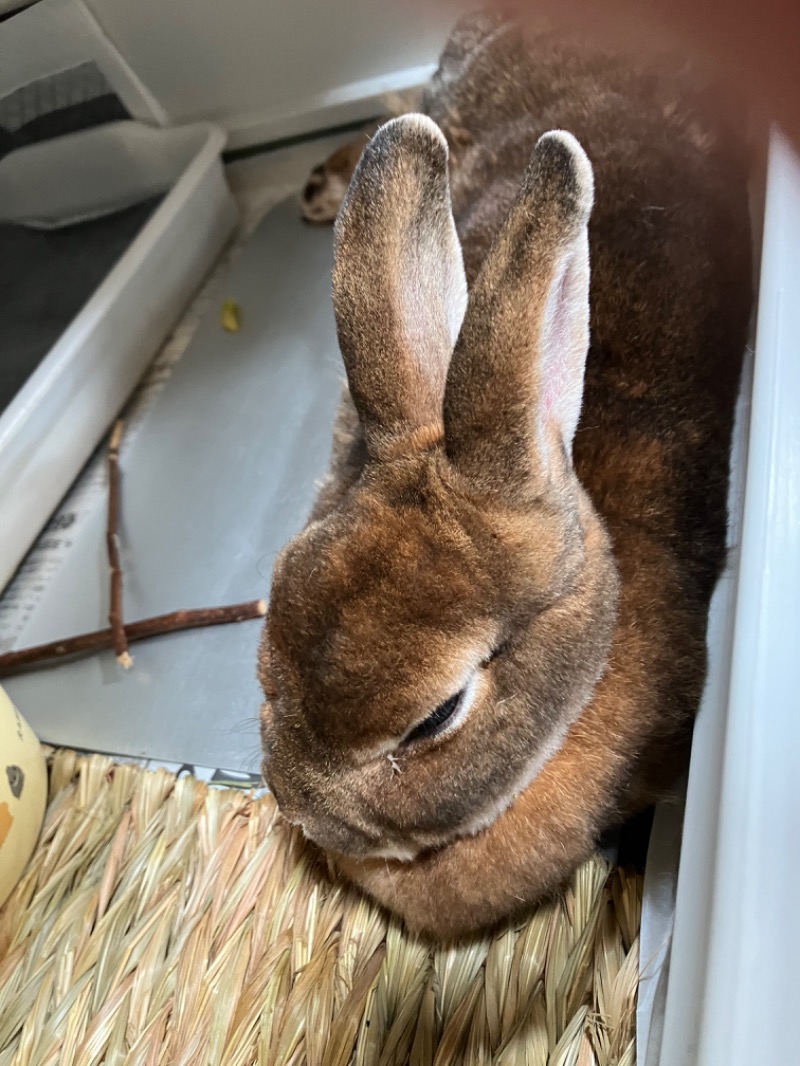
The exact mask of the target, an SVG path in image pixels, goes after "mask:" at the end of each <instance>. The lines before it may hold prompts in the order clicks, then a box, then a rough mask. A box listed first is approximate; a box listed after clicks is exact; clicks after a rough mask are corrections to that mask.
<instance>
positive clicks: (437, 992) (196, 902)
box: [0, 751, 641, 1066]
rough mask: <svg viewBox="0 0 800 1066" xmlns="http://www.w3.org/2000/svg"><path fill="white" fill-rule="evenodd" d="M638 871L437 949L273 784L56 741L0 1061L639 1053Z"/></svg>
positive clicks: (1, 917)
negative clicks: (240, 787) (222, 778)
mask: <svg viewBox="0 0 800 1066" xmlns="http://www.w3.org/2000/svg"><path fill="white" fill-rule="evenodd" d="M640 907H641V881H640V879H639V878H631V877H628V876H626V875H625V874H624V873H623V872H622V871H620V870H611V869H610V868H609V866H608V864H607V863H606V862H604V860H602V859H601V858H599V857H598V858H595V859H592V860H591V861H590V862H588V863H586V864H585V865H584V866H582V867H581V868H580V869H579V870H578V871H577V873H576V874H575V876H574V878H573V880H572V883H571V885H570V886H569V888H568V890H567V891H566V893H565V894H564V896H563V898H562V899H560V900H558V901H553V902H548V903H545V904H543V905H542V906H540V907H539V908H538V909H537V910H536V911H535V912H534V913H533V914H532V915H531V917H530V918H529V920H528V921H527V922H525V923H522V924H519V925H515V926H514V927H511V928H506V929H501V930H500V931H498V932H497V933H495V934H494V935H493V936H491V937H488V938H485V939H480V940H475V941H471V942H468V943H465V944H463V945H461V946H458V947H454V948H448V949H441V948H440V949H435V948H432V947H430V946H429V945H427V944H425V943H423V942H421V941H420V940H418V939H416V938H415V937H413V936H410V935H409V934H408V933H406V932H405V931H404V930H403V929H402V928H401V927H400V926H399V925H398V923H397V922H395V921H394V920H392V919H389V918H388V917H387V916H386V915H385V914H384V913H383V912H381V911H380V910H379V909H377V908H376V907H374V906H372V905H371V904H370V903H367V902H366V901H365V900H363V899H362V898H360V897H359V896H358V894H357V893H355V892H354V891H353V890H352V889H350V888H349V887H348V886H346V885H344V884H341V883H338V882H333V883H332V882H331V881H330V880H329V878H328V876H327V874H326V872H325V871H324V870H323V869H321V868H320V864H319V863H317V862H316V861H315V859H314V857H313V856H312V854H311V853H310V852H309V851H308V850H306V849H305V848H304V847H303V844H302V841H301V840H300V838H299V837H298V835H297V833H296V832H295V831H293V830H292V829H291V828H290V827H289V826H287V825H286V824H285V823H284V822H283V821H282V820H281V819H280V818H278V817H277V812H276V809H275V804H274V802H273V800H272V799H271V798H270V797H269V796H266V797H263V798H258V799H254V798H253V797H252V796H250V795H249V794H246V793H243V792H240V791H236V790H219V789H214V788H209V787H207V786H206V785H203V784H201V783H200V782H198V781H196V780H195V779H193V778H189V777H180V778H175V777H174V776H172V775H171V774H168V773H166V772H163V771H161V772H156V773H150V772H146V771H144V770H141V769H139V768H138V767H135V766H128V765H115V764H113V763H112V762H111V760H109V759H107V758H103V757H100V756H96V755H95V756H87V757H84V756H77V755H75V754H74V753H72V752H68V751H59V752H57V753H56V754H55V756H54V758H53V760H52V765H51V803H50V807H49V811H48V814H47V820H46V825H45V829H44V831H43V835H42V839H41V841H40V844H39V847H38V850H37V852H36V854H35V856H34V858H33V860H32V861H31V864H30V866H29V868H28V870H27V872H26V874H25V876H24V878H23V880H22V881H21V883H20V884H19V885H18V887H17V889H16V890H15V892H14V894H13V895H12V897H11V898H10V900H9V901H8V903H7V904H6V906H5V908H4V909H3V910H2V911H1V912H0V1066H56V1064H65V1066H94V1064H96V1063H106V1064H118V1063H119V1064H123V1063H124V1064H125V1066H166V1064H169V1066H200V1064H211V1066H218V1064H221V1066H302V1064H308V1066H404V1064H406V1063H410V1064H411V1066H447V1064H456V1063H458V1064H462V1063H469V1064H476V1066H478V1064H484V1063H486V1064H488V1063H496V1064H498V1066H516V1064H519V1066H544V1064H545V1063H547V1064H550V1066H612V1064H613V1066H619V1064H624V1066H632V1064H633V1062H634V1008H635V1000H636V989H637V982H638V939H637V933H638V926H639V913H640Z"/></svg>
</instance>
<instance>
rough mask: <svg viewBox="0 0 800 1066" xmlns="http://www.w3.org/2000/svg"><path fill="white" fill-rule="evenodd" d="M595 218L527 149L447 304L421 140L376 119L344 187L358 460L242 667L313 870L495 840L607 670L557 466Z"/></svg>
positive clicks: (605, 638)
mask: <svg viewBox="0 0 800 1066" xmlns="http://www.w3.org/2000/svg"><path fill="white" fill-rule="evenodd" d="M592 202H593V177H592V169H591V166H590V164H589V161H588V159H587V157H586V155H585V154H584V152H583V150H582V148H581V147H580V145H579V144H578V142H577V141H576V140H575V138H574V137H572V136H571V135H570V134H568V133H563V132H553V133H548V134H545V135H544V136H543V137H541V138H540V140H539V141H538V143H537V145H536V148H535V150H534V152H533V156H532V159H531V163H530V166H529V168H528V171H527V173H526V175H525V178H524V181H523V184H522V187H521V189H520V191H519V194H518V196H517V199H516V201H515V203H514V205H513V207H512V209H511V211H510V213H509V215H508V218H507V220H506V222H505V224H504V226H503V227H502V229H501V231H500V233H499V235H498V237H497V239H496V241H495V242H494V244H493V246H492V248H491V251H490V253H489V254H488V256H487V257H486V260H485V262H484V265H483V268H482V270H481V272H480V274H479V276H478V277H477V279H476V281H475V283H474V285H473V286H472V291H471V292H470V293H469V296H468V293H467V284H466V280H465V276H464V269H463V263H462V254H461V249H460V245H459V239H458V236H457V233H456V227H455V223H454V220H453V215H452V210H451V205H450V192H449V179H448V165H447V144H446V141H445V139H444V137H443V135H442V133H441V132H440V130H439V128H438V127H437V126H436V124H435V123H434V122H433V121H431V120H430V119H428V118H425V117H423V116H421V115H409V116H405V117H403V118H400V119H395V120H393V121H391V122H389V123H388V124H387V125H385V126H383V127H382V128H381V130H380V131H379V132H378V133H377V135H376V136H375V137H374V138H373V140H372V141H371V142H370V144H369V146H368V147H367V149H366V151H365V152H364V155H363V157H362V159H361V161H360V163H359V165H358V168H357V170H356V172H355V175H354V177H353V181H352V183H351V186H350V189H349V192H348V195H347V198H346V200H345V202H344V205H343V207H342V210H341V213H340V215H339V218H338V221H337V225H336V231H335V266H334V276H333V295H334V308H335V313H336V321H337V330H338V336H339V344H340V348H341V352H342V356H343V358H344V363H345V368H346V371H347V379H348V385H349V394H350V397H351V398H352V405H353V407H352V408H351V409H350V410H351V411H353V409H354V412H355V414H357V428H356V429H355V436H354V439H353V441H352V455H353V456H360V457H361V458H360V459H359V460H358V464H357V468H356V469H355V471H354V472H351V476H350V480H349V482H348V483H347V484H343V485H340V486H339V491H338V492H337V493H335V494H334V497H335V500H334V502H332V503H331V505H330V506H329V507H327V508H323V509H322V511H321V512H320V511H319V509H318V511H317V513H316V515H315V517H314V519H313V520H312V521H311V522H310V523H309V525H308V526H307V527H306V529H305V530H304V531H303V532H302V533H300V534H299V536H297V537H296V538H295V539H294V540H292V541H291V542H290V543H289V544H288V546H287V547H286V548H285V549H284V550H283V552H282V553H281V554H280V556H279V558H278V559H277V562H276V564H275V569H274V574H273V583H272V593H271V599H270V606H269V613H268V619H267V624H266V627H265V630H264V635H263V639H262V644H261V650H260V676H261V681H262V685H263V688H264V691H265V695H266V703H265V705H264V709H263V712H262V740H263V746H264V755H265V759H264V774H265V778H266V780H267V782H268V784H269V785H270V787H271V788H272V790H273V792H274V794H275V797H276V799H277V801H278V804H279V806H280V807H281V809H282V810H283V812H284V814H285V815H286V816H287V817H288V818H289V819H290V820H291V821H293V822H295V823H297V824H300V825H301V826H302V827H303V830H304V832H305V834H306V835H307V836H308V837H310V838H311V839H313V840H314V841H315V842H316V843H318V844H319V845H321V846H322V847H324V848H326V849H329V850H331V851H333V852H339V853H342V854H347V855H351V856H355V857H366V856H385V857H391V858H396V859H400V860H410V859H412V858H414V857H415V856H416V855H418V854H419V853H420V852H422V851H424V850H427V849H431V848H436V847H439V846H441V845H444V844H446V843H448V842H450V841H452V840H454V839H455V838H457V837H459V836H465V835H470V834H474V833H476V832H478V831H479V830H480V829H481V828H483V827H485V826H487V825H489V824H491V822H492V821H493V820H494V819H495V818H496V817H497V816H498V815H499V814H500V813H501V812H502V811H503V810H504V809H505V808H506V807H507V806H508V805H509V804H510V803H511V802H512V801H513V799H514V797H515V796H516V795H518V794H519V793H520V791H522V790H523V789H524V788H525V787H526V786H527V785H528V783H529V782H530V781H531V780H532V779H533V778H534V777H535V775H536V774H537V773H538V771H539V770H540V769H541V767H542V766H543V765H544V763H545V762H546V761H547V760H548V759H549V758H550V757H551V756H552V755H553V754H554V753H555V752H556V751H557V750H558V748H559V746H560V745H561V743H562V741H563V739H564V737H565V736H566V733H567V731H568V730H569V727H570V725H571V723H573V722H574V721H575V720H576V718H577V717H578V715H580V713H581V710H582V708H583V707H584V706H585V705H586V703H587V701H588V700H589V698H590V696H591V692H592V690H593V688H594V686H595V684H596V682H597V680H598V678H599V676H600V675H601V673H602V672H603V669H604V667H605V664H606V661H607V658H608V654H609V647H610V642H611V635H612V631H613V627H614V620H615V614H616V603H617V595H618V578H617V573H616V568H615V565H614V562H613V557H612V552H611V547H610V543H609V539H608V536H607V533H606V530H605V527H604V525H603V523H602V521H601V519H600V518H599V517H598V515H597V513H596V512H595V510H594V509H593V507H592V504H591V503H590V501H589V499H588V497H587V495H586V493H585V492H584V490H583V488H582V487H581V484H580V483H579V481H578V479H577V477H576V475H575V473H574V470H573V467H572V462H571V446H572V438H573V435H574V433H575V429H576V426H577V423H578V418H579V414H580V406H581V395H582V386H583V374H584V364H585V359H586V353H587V348H588V339H589V258H588V236H587V223H588V220H589V214H590V211H591V207H592ZM353 422H354V423H355V418H353ZM352 468H353V463H352V462H351V463H350V466H349V469H351V471H352Z"/></svg>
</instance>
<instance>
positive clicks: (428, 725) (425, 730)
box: [405, 688, 466, 744]
mask: <svg viewBox="0 0 800 1066" xmlns="http://www.w3.org/2000/svg"><path fill="white" fill-rule="evenodd" d="M465 692H466V689H463V688H462V689H461V691H460V692H456V694H455V695H454V696H450V698H449V699H446V700H445V701H444V703H440V704H439V706H438V707H437V708H436V710H435V711H434V712H433V713H432V714H429V715H428V717H427V718H426V719H425V720H424V721H422V722H420V723H419V725H417V726H415V727H414V728H413V729H412V730H411V732H410V733H409V734H408V735H407V736H406V738H405V741H406V743H407V744H410V743H413V742H414V741H416V740H428V739H429V738H430V737H435V736H437V735H438V734H439V733H441V732H442V730H443V729H444V728H445V726H446V725H447V724H448V722H450V721H451V720H452V718H453V716H454V715H455V713H456V711H457V710H458V709H459V707H460V706H461V701H462V699H463V697H464V693H465Z"/></svg>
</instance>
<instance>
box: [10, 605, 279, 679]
mask: <svg viewBox="0 0 800 1066" xmlns="http://www.w3.org/2000/svg"><path fill="white" fill-rule="evenodd" d="M266 613H267V604H266V601H265V600H251V601H250V602H249V603H234V604H231V606H229V607H200V608H198V609H196V610H190V611H172V612H171V613H170V614H159V615H156V616H155V618H143V619H142V620H141V621H140V622H131V624H130V625H127V626H125V636H126V638H127V640H128V641H130V642H131V643H133V642H134V641H137V640H147V639H148V638H149V637H160V636H162V635H163V634H165V633H175V632H178V631H180V630H185V629H200V628H201V627H203V626H220V625H227V624H229V623H231V622H247V621H250V620H251V619H253V618H263V617H264V615H265V614H266ZM113 647H114V631H113V630H112V629H111V628H109V629H97V630H95V631H94V632H92V633H80V634H79V635H78V636H75V637H66V638H65V639H64V640H54V641H52V642H51V643H50V644H36V645H34V646H33V647H31V648H20V649H19V651H7V652H5V653H4V654H0V677H8V676H9V675H10V674H12V673H19V672H20V671H21V670H23V669H25V668H26V667H29V666H34V665H44V664H46V663H48V662H54V661H58V660H60V659H65V658H67V657H68V656H70V655H86V654H88V653H90V652H95V651H100V650H102V649H103V648H113Z"/></svg>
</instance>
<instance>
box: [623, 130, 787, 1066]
mask: <svg viewBox="0 0 800 1066" xmlns="http://www.w3.org/2000/svg"><path fill="white" fill-rule="evenodd" d="M730 594H731V595H732V596H733V597H734V599H733V612H732V620H733V628H732V634H731V637H732V640H731V645H730V646H731V657H730V667H729V673H728V677H727V685H726V686H725V687H726V691H725V692H723V696H724V699H723V700H722V701H721V706H722V709H723V713H715V709H713V708H707V709H706V710H707V712H708V713H705V712H704V713H703V714H702V715H701V717H700V719H699V720H698V725H697V731H696V739H695V746H694V749H693V759H692V767H691V773H690V779H689V791H688V797H687V808H686V823H685V831H684V843H683V852H682V857H681V870H680V876H679V880H678V895H677V905H676V913H675V926H674V938H673V946H672V958H671V963H670V977H669V987H668V992H667V1004H666V1013H665V1018H664V1031H663V1040H662V1045H661V1056H660V1064H661V1066H761V1064H763V1066H767V1064H776V1066H777V1064H789V1063H796V1062H798V1061H800V1058H799V1057H798V1055H799V1054H800V1053H798V1043H797V1019H796V1011H797V1004H798V1003H800V965H798V953H800V159H798V156H797V155H796V154H795V152H794V151H793V150H792V148H791V147H790V146H789V144H788V143H787V142H786V140H785V139H784V138H783V137H782V136H781V134H780V133H778V132H774V133H773V135H772V138H771V143H770V153H769V167H768V178H767V197H766V214H765V221H764V243H763V258H762V266H761V286H760V296H759V312H758V326H757V334H756V354H755V364H754V376H753V389H752V405H751V414H750V437H749V445H748V451H747V477H746V485H745V495H744V512H743V522H742V530H741V543H740V551H739V566H738V579H737V580H734V581H733V582H731V586H730ZM642 962H643V965H644V964H646V960H642Z"/></svg>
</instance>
